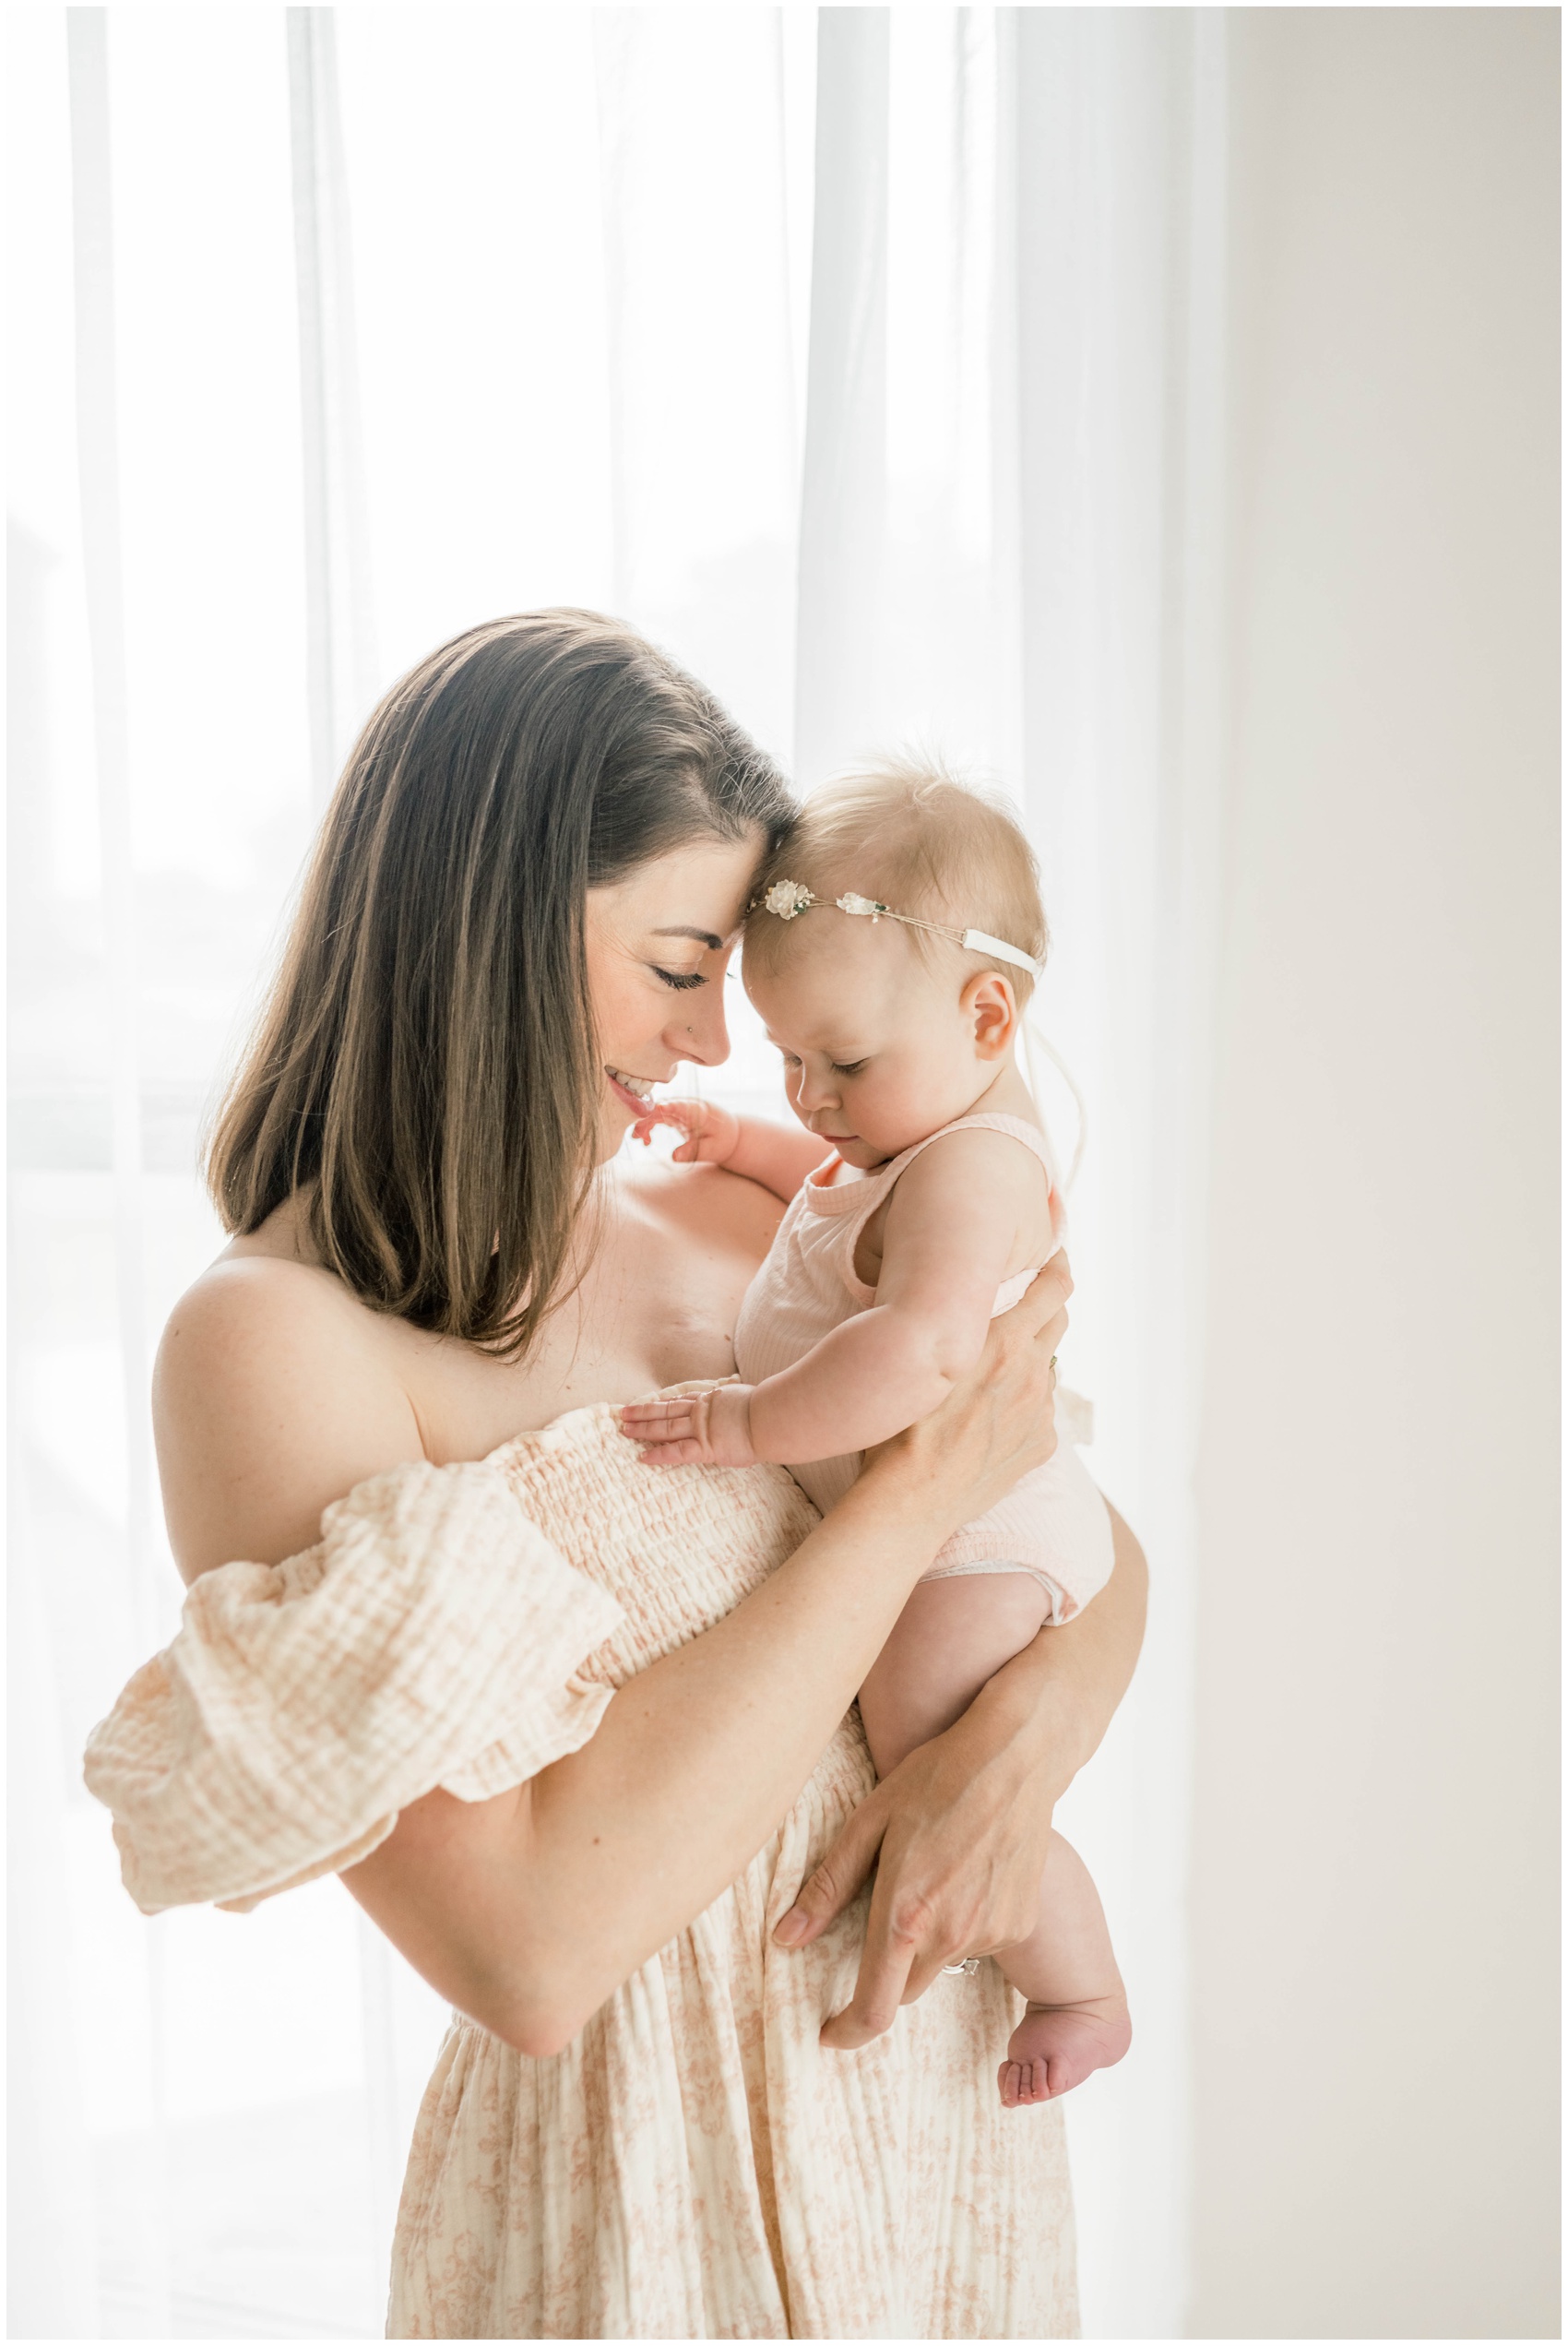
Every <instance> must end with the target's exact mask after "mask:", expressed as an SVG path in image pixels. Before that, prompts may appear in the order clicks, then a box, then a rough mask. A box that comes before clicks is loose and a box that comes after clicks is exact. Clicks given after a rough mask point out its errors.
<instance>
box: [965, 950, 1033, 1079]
mask: <svg viewBox="0 0 1568 2346" xmlns="http://www.w3.org/2000/svg"><path fill="white" fill-rule="evenodd" d="M958 1006H959V1008H960V1009H961V1010H962V1011H963V1013H964V1016H965V1018H968V1019H969V1020H970V1021H971V1022H972V1026H973V1031H974V1038H975V1051H976V1054H977V1055H978V1056H979V1057H980V1058H981V1059H1000V1058H1003V1057H1004V1056H1005V1054H1006V1053H1007V1052H1008V1050H1009V1049H1010V1048H1011V1047H1012V1045H1013V1043H1014V1042H1016V1039H1017V1033H1018V1006H1017V1004H1016V1002H1015V1001H1014V999H1013V982H1012V980H1011V978H1004V977H1003V976H1002V974H1001V972H1000V971H996V970H982V971H980V974H979V975H978V976H977V977H972V978H970V979H969V980H968V983H967V984H966V985H965V987H964V991H963V993H962V994H960V995H959V996H958Z"/></svg>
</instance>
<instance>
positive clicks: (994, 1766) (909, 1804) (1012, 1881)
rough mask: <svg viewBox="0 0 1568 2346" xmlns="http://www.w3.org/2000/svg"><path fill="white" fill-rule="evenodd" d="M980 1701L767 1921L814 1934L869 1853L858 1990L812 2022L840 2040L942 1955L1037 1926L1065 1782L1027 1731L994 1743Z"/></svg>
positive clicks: (853, 2035) (871, 2020)
mask: <svg viewBox="0 0 1568 2346" xmlns="http://www.w3.org/2000/svg"><path fill="white" fill-rule="evenodd" d="M1042 1634H1049V1633H1042ZM983 1702H984V1697H983V1695H982V1696H981V1697H980V1698H979V1699H978V1700H977V1701H976V1702H974V1703H972V1704H971V1705H970V1707H969V1709H968V1710H967V1711H966V1712H965V1714H964V1716H963V1718H962V1719H960V1720H959V1721H957V1722H956V1725H954V1726H952V1727H950V1728H949V1729H948V1730H947V1733H945V1734H943V1735H938V1736H936V1737H935V1738H934V1739H933V1740H932V1742H931V1743H929V1744H921V1746H920V1748H919V1749H918V1750H916V1751H912V1752H911V1753H910V1754H909V1757H908V1758H907V1759H905V1760H903V1761H901V1762H900V1764H899V1765H898V1766H897V1768H895V1769H894V1771H893V1773H892V1775H891V1776H889V1777H888V1778H887V1780H885V1782H884V1783H880V1784H878V1785H877V1787H876V1789H875V1791H874V1792H872V1793H870V1794H869V1795H868V1797H867V1798H866V1799H865V1800H863V1801H862V1802H861V1805H860V1806H859V1808H857V1809H856V1811H855V1813H854V1815H853V1816H851V1817H850V1819H849V1823H848V1824H847V1825H846V1826H845V1828H844V1829H843V1831H842V1832H841V1833H840V1834H839V1836H838V1839H837V1840H836V1841H835V1842H834V1844H833V1847H832V1848H831V1849H830V1850H829V1851H828V1852H827V1855H826V1857H825V1858H824V1859H823V1862H822V1864H820V1865H819V1866H818V1867H817V1869H816V1871H815V1873H814V1874H813V1875H812V1876H810V1877H809V1879H808V1880H807V1881H806V1882H805V1883H803V1884H802V1888H801V1893H800V1896H799V1898H798V1899H796V1902H795V1904H794V1905H793V1906H792V1907H791V1909H790V1912H789V1913H788V1914H786V1915H785V1917H784V1918H783V1920H782V1922H781V1923H779V1924H778V1929H777V1930H776V1931H775V1933H774V1936H775V1938H776V1939H777V1940H778V1942H779V1944H780V1945H781V1946H784V1947H803V1946H804V1945H805V1944H806V1943H807V1941H808V1940H810V1939H814V1938H816V1937H818V1936H819V1935H821V1933H822V1932H823V1931H824V1930H826V1927H827V1925H828V1923H830V1922H831V1921H832V1920H833V1918H834V1916H835V1915H836V1914H837V1913H838V1912H840V1911H841V1910H842V1909H843V1908H844V1907H845V1906H846V1905H847V1904H848V1903H849V1899H852V1898H853V1897H854V1896H855V1894H856V1892H857V1891H858V1890H859V1889H860V1888H861V1883H862V1882H863V1881H864V1880H865V1877H866V1876H867V1874H868V1873H869V1872H870V1870H871V1867H872V1865H873V1863H874V1864H875V1865H876V1882H875V1886H874V1888H873V1891H872V1900H871V1914H870V1918H869V1920H868V1922H867V1923H866V1936H865V1945H864V1947H863V1948H862V1949H861V1969H860V1976H859V1978H858V1980H857V1981H856V1983H855V1993H854V1995H853V1996H852V1997H851V1999H850V2001H849V2004H848V2005H847V2006H846V2007H845V2008H844V2010H843V2011H842V2012H837V2013H835V2014H834V2015H833V2017H832V2019H829V2020H827V2021H826V2022H825V2024H824V2026H823V2030H822V2042H823V2043H824V2044H826V2045H829V2046H831V2047H833V2048H834V2049H835V2050H836V2051H840V2052H844V2051H849V2050H852V2049H853V2047H854V2046H856V2045H860V2044H867V2043H869V2042H870V2041H871V2039H872V2038H873V2037H874V2036H880V2035H881V2034H882V2032H883V2030H885V2029H890V2028H891V2027H892V2025H893V2022H894V2019H895V2018H896V2017H897V2011H898V2007H899V2006H900V2005H901V2004H910V2003H912V2002H913V2001H914V1999H915V1997H916V1996H917V1995H924V1994H925V1991H926V1989H927V1988H928V1987H929V1986H930V1985H931V1983H932V1980H933V1979H934V1978H935V1977H936V1975H937V1973H938V1972H939V1971H941V1969H942V1967H943V1965H944V1963H956V1962H959V1961H961V1960H962V1959H963V1958H964V1957H965V1956H967V1955H994V1954H995V1953H996V1952H997V1951H998V1949H1000V1948H1002V1947H1013V1946H1015V1945H1016V1943H1017V1941H1018V1940H1019V1939H1022V1938H1027V1937H1028V1934H1029V1932H1030V1931H1031V1930H1032V1929H1033V1928H1034V1926H1035V1923H1036V1921H1037V1919H1038V1917H1039V1886H1040V1879H1041V1876H1043V1874H1044V1872H1045V1858H1046V1846H1047V1843H1048V1841H1049V1840H1050V1837H1051V1813H1052V1810H1053V1808H1054V1806H1055V1803H1056V1800H1057V1797H1058V1796H1059V1794H1060V1792H1061V1791H1062V1789H1063V1787H1062V1786H1061V1785H1060V1784H1058V1783H1056V1782H1054V1781H1053V1780H1051V1775H1050V1773H1049V1771H1048V1770H1047V1769H1046V1768H1042V1767H1041V1766H1040V1764H1039V1753H1038V1751H1037V1750H1035V1749H1034V1748H1032V1747H1031V1746H1030V1745H1029V1743H1028V1739H1027V1738H1026V1737H1025V1736H1023V1735H1019V1736H1018V1737H1016V1738H1009V1739H1008V1741H1007V1742H1005V1743H1004V1744H1003V1745H1001V1747H1000V1748H999V1747H998V1744H997V1740H996V1736H995V1733H994V1730H993V1726H992V1722H991V1721H988V1720H987V1719H986V1718H985V1717H984V1715H983V1712H982V1708H981V1706H982V1704H983Z"/></svg>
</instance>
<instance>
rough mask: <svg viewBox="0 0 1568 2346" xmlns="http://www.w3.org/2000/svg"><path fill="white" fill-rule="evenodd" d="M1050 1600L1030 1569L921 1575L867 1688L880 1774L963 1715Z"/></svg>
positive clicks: (864, 1715)
mask: <svg viewBox="0 0 1568 2346" xmlns="http://www.w3.org/2000/svg"><path fill="white" fill-rule="evenodd" d="M1049 1611H1050V1600H1049V1598H1048V1597H1047V1595H1046V1592H1045V1590H1044V1589H1043V1588H1041V1586H1040V1584H1039V1581H1038V1580H1037V1579H1035V1578H1033V1576H1032V1575H1031V1574H1029V1573H1028V1572H964V1573H956V1574H955V1575H954V1576H953V1577H952V1578H948V1579H944V1580H922V1581H921V1582H920V1583H919V1585H918V1586H917V1587H916V1589H915V1591H914V1594H913V1595H912V1596H911V1597H910V1599H909V1603H908V1604H907V1605H906V1606H905V1607H904V1610H903V1612H902V1613H901V1614H899V1615H898V1618H897V1621H896V1622H895V1623H894V1625H893V1634H892V1636H891V1637H889V1638H888V1640H887V1643H886V1644H885V1646H884V1647H883V1649H882V1651H881V1652H880V1653H879V1654H878V1656H877V1658H876V1660H875V1661H874V1662H873V1664H872V1667H871V1671H870V1673H869V1674H868V1676H867V1678H866V1682H865V1684H864V1685H863V1686H862V1687H861V1720H862V1721H864V1724H865V1731H866V1741H867V1742H868V1743H869V1744H870V1745H871V1756H872V1757H873V1759H874V1760H875V1762H876V1772H877V1774H878V1775H879V1776H886V1775H889V1774H891V1772H892V1770H893V1769H894V1768H897V1765H898V1762H899V1761H900V1760H901V1759H902V1758H903V1757H904V1756H905V1754H906V1753H907V1752H911V1751H913V1750H914V1748H915V1746H916V1745H918V1744H925V1743H929V1742H930V1741H931V1739H932V1736H933V1735H940V1734H941V1733H943V1732H944V1729H946V1728H948V1727H951V1725H952V1724H953V1721H955V1720H956V1719H959V1718H961V1717H962V1716H963V1714H964V1712H965V1711H966V1710H967V1709H968V1707H969V1705H970V1703H971V1702H973V1700H974V1698H975V1697H976V1696H977V1695H978V1694H979V1692H980V1688H981V1687H982V1686H983V1685H984V1684H985V1682H986V1680H987V1679H988V1678H991V1677H994V1675H995V1674H996V1673H997V1671H999V1670H1000V1669H1001V1668H1002V1665H1003V1663H1004V1662H1006V1661H1012V1659H1013V1656H1014V1655H1015V1654H1016V1653H1018V1652H1021V1651H1022V1649H1023V1648H1024V1647H1025V1646H1027V1645H1028V1643H1029V1642H1030V1640H1031V1638H1033V1637H1036V1636H1037V1635H1038V1633H1039V1629H1040V1628H1041V1626H1043V1624H1044V1622H1045V1620H1046V1617H1047V1614H1048V1613H1049Z"/></svg>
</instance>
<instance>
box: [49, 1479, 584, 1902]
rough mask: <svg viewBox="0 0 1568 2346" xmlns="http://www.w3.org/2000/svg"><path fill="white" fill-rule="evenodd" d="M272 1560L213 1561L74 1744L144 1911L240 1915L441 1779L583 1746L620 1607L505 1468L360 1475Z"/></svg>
mask: <svg viewBox="0 0 1568 2346" xmlns="http://www.w3.org/2000/svg"><path fill="white" fill-rule="evenodd" d="M321 1531H322V1536H321V1540H320V1542H319V1544H318V1545H317V1546H315V1547H314V1548H308V1549H306V1550H305V1551H304V1552H303V1554H299V1555H294V1556H290V1557H289V1558H288V1559H287V1561H286V1562H284V1563H282V1564H279V1565H263V1564H226V1565H221V1566H219V1567H218V1568H217V1569H216V1570H214V1571H211V1572H207V1573H204V1574H203V1575H202V1577H201V1578H199V1579H198V1580H197V1581H196V1584H195V1586H194V1587H193V1588H192V1590H191V1591H190V1594H189V1595H188V1596H187V1598H186V1599H185V1605H184V1614H183V1616H182V1620H181V1626H180V1630H179V1634H178V1636H177V1637H175V1638H174V1640H173V1642H172V1645H170V1646H168V1647H166V1648H165V1649H164V1650H163V1652H161V1653H160V1654H157V1655H155V1656H154V1658H153V1659H152V1661H149V1662H148V1663H146V1664H145V1665H144V1666H143V1668H141V1669H140V1670H138V1671H137V1673H136V1675H135V1677H134V1678H132V1679H131V1681H130V1683H129V1684H128V1685H126V1687H125V1691H124V1692H123V1694H122V1695H121V1697H120V1698H119V1700H118V1702H117V1703H116V1704H115V1706H114V1708H113V1710H112V1711H111V1712H110V1714H109V1716H108V1718H107V1719H105V1720H103V1721H101V1723H100V1725H98V1726H97V1727H96V1728H94V1730H93V1732H92V1734H91V1736H90V1737H89V1741H88V1746H87V1755H86V1764H85V1768H84V1773H85V1776H86V1780H87V1785H88V1789H89V1792H92V1793H93V1794H94V1796H95V1797H96V1798H97V1799H99V1800H101V1801H102V1802H103V1804H104V1805H105V1806H106V1807H107V1808H109V1809H111V1810H112V1811H113V1817H114V1839H115V1840H116V1842H117V1843H118V1844H119V1850H120V1865H121V1873H122V1876H123V1878H124V1880H125V1888H127V1889H128V1890H129V1891H130V1894H131V1896H132V1897H133V1898H134V1899H135V1900H136V1902H137V1905H138V1906H139V1907H140V1908H141V1910H142V1911H143V1912H144V1913H146V1914H156V1913H159V1912H160V1911H161V1910H162V1909H163V1908H165V1907H169V1906H190V1905H198V1904H204V1903H207V1902H208V1901H211V1902H213V1903H216V1904H217V1905H220V1906H225V1907H229V1908H231V1909H232V1910H234V1911H238V1912H242V1913H243V1912H244V1911H247V1910H248V1909H249V1908H250V1907H252V1906H255V1904H256V1903H257V1902H258V1901H259V1900H260V1899H263V1898H267V1897H269V1896H271V1895H272V1893H273V1892H274V1891H277V1890H281V1889H290V1888H293V1887H294V1886H295V1885H296V1884H297V1883H300V1882H308V1881H311V1880H314V1879H315V1876H317V1875H319V1874H328V1873H338V1872H340V1871H341V1870H342V1868H343V1867H344V1866H346V1865H351V1864H354V1863H356V1862H357V1860H359V1859H360V1858H362V1857H367V1856H368V1855H369V1854H370V1852H371V1851H372V1850H373V1849H374V1848H376V1847H377V1846H378V1844H379V1843H380V1842H382V1841H384V1840H386V1836H387V1834H388V1833H389V1832H390V1831H391V1830H392V1828H393V1826H394V1825H395V1824H396V1823H397V1821H398V1811H399V1810H400V1809H402V1808H406V1807H407V1806H408V1805H409V1804H410V1802H411V1801H415V1800H418V1799H420V1798H421V1797H422V1795H423V1794H424V1793H425V1792H431V1791H433V1790H434V1788H435V1787H436V1786H437V1785H443V1786H445V1789H446V1790H447V1791H448V1792H454V1793H456V1794H457V1797H458V1799H460V1800H484V1799H488V1798H489V1797H491V1796H492V1795H493V1794H494V1793H496V1792H505V1791H506V1790H507V1789H508V1788H509V1787H510V1786H512V1785H514V1784H519V1783H521V1782H523V1781H524V1780H525V1779H527V1778H528V1777H529V1776H532V1775H536V1774H537V1773H538V1771H539V1770H540V1768H546V1767H548V1766H549V1765H550V1763H551V1761H552V1760H555V1759H560V1758H562V1757H564V1755H565V1754H566V1753H567V1752H572V1751H576V1750H577V1749H578V1748H579V1746H580V1745H583V1744H586V1743H587V1742H588V1737H589V1736H590V1735H591V1734H592V1733H593V1731H594V1729H595V1728H596V1727H597V1726H598V1724H599V1721H600V1717H601V1716H602V1714H603V1711H604V1708H605V1705H606V1704H607V1703H608V1702H609V1700H610V1696H611V1689H610V1688H609V1687H608V1686H605V1685H598V1684H595V1683H593V1682H591V1681H589V1680H588V1679H587V1678H584V1677H582V1676H580V1675H578V1674H577V1673H578V1670H579V1665H580V1664H581V1663H582V1662H583V1661H584V1660H585V1659H586V1657H587V1656H588V1654H589V1653H591V1652H592V1650H593V1649H594V1648H595V1647H596V1646H598V1645H600V1643H601V1642H602V1641H603V1639H604V1638H605V1637H607V1636H608V1635H609V1634H610V1632H611V1631H612V1629H613V1628H614V1627H615V1626H616V1624H617V1623H618V1621H619V1620H620V1619H621V1608H620V1606H619V1605H618V1604H617V1603H616V1602H615V1600H614V1598H613V1597H612V1596H610V1595H609V1594H608V1593H607V1592H606V1591H605V1590H602V1589H600V1588H597V1587H596V1586H595V1585H594V1584H593V1582H592V1581H590V1580H588V1579H586V1578H584V1577H583V1575H582V1574H581V1573H579V1572H576V1571H574V1570H573V1569H572V1567H571V1566H569V1565H568V1564H566V1563H565V1562H564V1560H563V1558H562V1556H561V1554H560V1553H559V1552H558V1550H556V1549H555V1548H553V1547H552V1545H551V1543H550V1542H549V1541H548V1540H547V1539H546V1538H545V1537H544V1535H543V1533H542V1532H541V1531H540V1530H538V1528H537V1527H536V1526H535V1525H534V1524H532V1523H530V1522H529V1518H528V1517H527V1516H526V1515H525V1513H524V1512H523V1509H522V1507H521V1506H519V1504H518V1502H517V1498H516V1497H515V1496H514V1495H513V1494H512V1492H511V1490H510V1489H509V1488H508V1486H507V1483H506V1481H505V1477H504V1476H503V1475H502V1474H501V1472H500V1471H499V1470H498V1469H496V1468H495V1467H493V1466H487V1465H472V1466H468V1465H464V1466H445V1467H434V1466H424V1465H417V1466H416V1465H410V1466H403V1467H398V1468H395V1469H394V1470H393V1471H391V1472H390V1473H388V1474H382V1475H378V1476H376V1477H375V1478H374V1480H373V1481H371V1482H368V1483H361V1484H360V1485H359V1487H358V1488H357V1489H356V1490H354V1491H352V1492H350V1495H349V1496H348V1497H347V1498H346V1499H341V1500H339V1502H338V1503H337V1505H336V1506H329V1507H328V1508H327V1511H326V1513H325V1514H324V1515H323V1517H322V1518H321Z"/></svg>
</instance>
